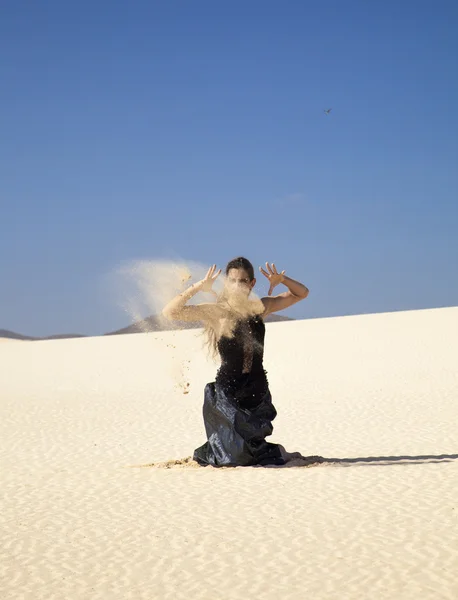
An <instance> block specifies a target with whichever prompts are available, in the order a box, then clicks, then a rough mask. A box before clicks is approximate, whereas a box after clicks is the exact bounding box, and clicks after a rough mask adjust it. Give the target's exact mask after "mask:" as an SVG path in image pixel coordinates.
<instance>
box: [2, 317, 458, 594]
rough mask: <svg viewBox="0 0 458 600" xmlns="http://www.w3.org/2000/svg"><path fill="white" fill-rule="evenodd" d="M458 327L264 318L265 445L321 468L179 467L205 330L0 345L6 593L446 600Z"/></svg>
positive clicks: (457, 416) (453, 575) (456, 518)
mask: <svg viewBox="0 0 458 600" xmlns="http://www.w3.org/2000/svg"><path fill="white" fill-rule="evenodd" d="M457 331H458V308H446V309H437V310H424V311H411V312H399V313H391V314H378V315H363V316H356V317H344V318H332V319H316V320H309V321H300V322H286V323H272V324H268V325H267V338H266V353H265V364H266V368H267V370H268V376H269V380H270V385H271V391H272V395H273V399H274V404H275V406H276V408H277V410H278V417H277V419H276V420H275V421H274V426H275V429H274V434H273V436H272V437H271V440H272V441H274V442H280V443H282V444H284V445H285V447H286V448H287V450H289V451H300V452H302V454H305V455H319V456H322V457H324V458H325V459H326V460H325V461H324V462H322V463H318V464H315V466H305V467H292V468H259V467H239V468H226V469H214V468H211V467H207V468H203V467H198V466H197V465H195V463H192V461H190V460H189V459H188V460H186V458H187V457H189V456H190V455H191V454H192V451H193V449H194V448H195V447H196V446H198V445H200V444H201V443H203V441H204V439H205V438H204V429H203V424H202V417H201V406H202V400H203V387H204V385H205V383H206V382H207V381H211V380H212V379H213V375H214V371H215V365H214V364H212V362H211V361H209V360H207V359H206V358H205V354H204V353H203V352H202V351H201V345H202V337H199V333H200V331H199V330H186V331H174V332H162V333H152V334H132V335H123V336H114V337H111V336H109V337H99V338H97V337H96V338H85V339H68V340H50V341H38V342H34V343H28V344H3V345H1V348H0V364H1V371H0V417H1V419H0V452H1V482H2V485H1V498H2V505H1V510H0V531H1V546H0V547H1V556H0V577H1V579H0V597H1V598H2V600H19V599H27V600H28V599H30V600H32V599H33V600H42V599H43V600H45V599H46V600H51V599H56V600H57V599H58V600H62V599H71V600H79V599H81V600H83V599H84V600H86V599H88V598H91V599H104V600H105V599H110V600H117V599H123V600H124V599H132V600H143V599H145V600H147V599H148V600H151V599H170V600H175V599H177V600H178V599H181V598H183V599H186V600H194V599H195V600H207V599H208V600H210V599H211V600H215V599H217V600H236V599H242V598H243V599H246V598H256V599H257V600H267V599H272V600H273V599H282V600H289V599H291V600H293V599H294V600H296V599H297V600H303V599H308V598H310V599H312V600H321V599H323V600H324V599H326V600H334V599H335V600H346V599H348V600H359V599H366V598H367V599H369V598H370V599H371V600H382V599H386V600H388V599H389V600H393V599H396V600H407V599H409V600H410V599H411V600H427V599H439V598H440V599H450V600H456V598H458V577H457V573H458V442H457V439H456V438H457V434H456V432H457V431H458V405H457V399H458V366H457V364H458V363H457V356H458V336H457ZM188 361H189V362H188ZM184 392H187V393H184ZM175 461H178V462H177V463H175ZM152 463H153V464H154V465H155V466H141V465H151V464H152Z"/></svg>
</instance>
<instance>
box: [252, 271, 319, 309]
mask: <svg viewBox="0 0 458 600" xmlns="http://www.w3.org/2000/svg"><path fill="white" fill-rule="evenodd" d="M266 267H267V271H268V272H266V271H264V269H262V268H261V267H259V269H260V271H261V273H262V274H263V275H265V276H266V277H267V279H268V280H269V282H270V288H269V295H268V296H266V297H264V298H262V299H261V300H262V303H263V304H264V308H265V312H264V316H267V315H268V314H270V313H273V312H277V311H279V310H284V309H285V308H288V307H289V306H292V305H293V304H296V302H299V301H300V300H304V299H305V298H307V296H308V295H309V289H308V288H307V287H306V286H305V285H304V284H303V283H300V282H299V281H296V280H295V279H291V277H288V276H287V275H285V272H284V271H282V272H281V273H278V272H277V269H276V267H275V265H274V264H273V263H272V266H270V265H269V263H266ZM279 283H284V284H285V285H286V287H287V288H288V291H287V292H283V293H282V294H278V295H277V296H271V294H272V291H273V289H274V287H275V286H277V285H278V284H279Z"/></svg>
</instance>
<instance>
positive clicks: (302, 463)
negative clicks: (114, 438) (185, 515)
mask: <svg viewBox="0 0 458 600" xmlns="http://www.w3.org/2000/svg"><path fill="white" fill-rule="evenodd" d="M281 451H282V456H283V458H284V459H285V460H286V461H287V462H286V464H284V465H253V466H252V467H251V468H254V469H291V468H293V467H295V468H297V467H303V468H310V467H319V466H323V467H324V466H326V467H353V466H356V467H379V466H390V465H391V466H392V465H423V464H430V463H432V464H442V463H447V462H452V461H454V460H456V459H458V454H437V455H436V454H423V455H419V456H365V457H357V458H325V457H323V456H303V455H302V454H301V453H300V452H287V451H286V450H285V449H284V448H283V446H281ZM129 467H134V468H138V467H154V468H159V469H177V468H178V469H183V468H185V469H189V468H191V469H196V468H197V469H200V468H206V467H201V466H200V465H199V464H198V463H197V462H195V461H194V460H193V459H192V457H191V456H187V457H186V458H180V459H171V460H167V461H164V462H157V463H147V464H141V465H129ZM219 468H221V469H234V468H236V467H232V466H227V467H219ZM239 468H240V467H239ZM245 468H246V467H245ZM210 470H211V469H210Z"/></svg>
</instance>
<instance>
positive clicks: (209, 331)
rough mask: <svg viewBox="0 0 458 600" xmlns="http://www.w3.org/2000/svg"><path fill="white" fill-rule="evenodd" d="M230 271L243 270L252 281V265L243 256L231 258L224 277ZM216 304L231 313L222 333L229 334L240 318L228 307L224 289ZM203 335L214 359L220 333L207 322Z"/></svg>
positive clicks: (216, 354)
mask: <svg viewBox="0 0 458 600" xmlns="http://www.w3.org/2000/svg"><path fill="white" fill-rule="evenodd" d="M231 269H243V270H244V271H246V272H247V274H248V277H249V278H250V281H253V279H254V268H253V265H252V264H251V262H250V261H249V260H248V259H247V258H244V257H243V256H238V257H237V258H233V259H232V260H230V261H229V262H228V263H227V265H226V268H225V269H224V273H225V274H226V276H227V275H229V271H230V270H231ZM216 302H217V303H220V304H225V305H226V306H228V307H229V314H230V313H233V318H230V321H231V323H230V324H229V327H228V331H227V332H224V333H225V334H230V333H231V328H232V327H233V326H234V325H235V322H236V320H237V317H240V315H239V314H237V312H236V311H234V310H231V307H230V305H229V302H228V299H227V296H226V293H225V290H224V289H223V291H222V292H221V293H220V294H218V296H217V299H216ZM203 333H204V335H205V338H206V344H205V345H206V346H207V348H208V350H209V354H210V355H211V356H212V358H213V359H216V358H217V356H218V339H219V336H220V333H219V332H218V334H217V333H216V331H215V327H214V324H213V323H209V322H208V321H206V322H205V323H204V331H203Z"/></svg>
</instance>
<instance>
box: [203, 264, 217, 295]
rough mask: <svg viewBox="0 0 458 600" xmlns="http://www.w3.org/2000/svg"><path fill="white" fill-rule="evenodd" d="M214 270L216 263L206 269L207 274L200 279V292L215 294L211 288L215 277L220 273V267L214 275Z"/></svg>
mask: <svg viewBox="0 0 458 600" xmlns="http://www.w3.org/2000/svg"><path fill="white" fill-rule="evenodd" d="M215 271H216V265H212V266H211V267H210V268H209V269H208V271H207V274H206V275H205V277H204V278H203V279H202V281H200V291H201V292H209V293H211V294H215V296H216V292H215V291H214V290H213V284H214V283H215V281H216V279H217V278H218V276H219V274H220V273H221V269H219V271H217V273H216V275H215Z"/></svg>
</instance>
